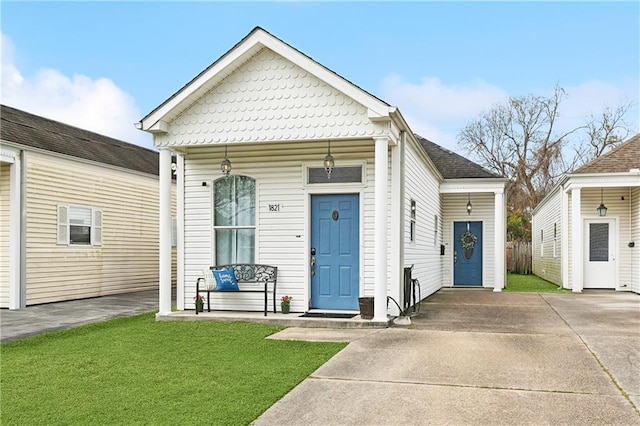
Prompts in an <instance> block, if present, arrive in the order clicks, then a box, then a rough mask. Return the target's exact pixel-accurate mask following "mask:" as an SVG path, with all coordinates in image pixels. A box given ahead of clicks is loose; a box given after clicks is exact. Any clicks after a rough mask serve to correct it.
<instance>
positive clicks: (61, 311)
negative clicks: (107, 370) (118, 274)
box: [0, 290, 158, 342]
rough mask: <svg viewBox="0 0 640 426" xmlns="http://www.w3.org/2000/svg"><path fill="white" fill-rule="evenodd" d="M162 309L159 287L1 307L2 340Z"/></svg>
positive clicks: (0, 339)
mask: <svg viewBox="0 0 640 426" xmlns="http://www.w3.org/2000/svg"><path fill="white" fill-rule="evenodd" d="M157 310H158V290H149V291H140V292H136V293H125V294H116V295H112V296H102V297H94V298H91V299H83V300H71V301H68V302H57V303H47V304H43V305H34V306H28V307H27V308H25V309H17V310H9V309H2V310H0V342H9V341H11V340H16V339H22V338H24V337H29V336H35V335H36V334H41V333H46V332H48V331H57V330H64V329H67V328H71V327H77V326H79V325H84V324H89V323H93V322H99V321H106V320H109V319H112V318H119V317H127V316H131V315H136V314H140V313H143V312H150V311H157Z"/></svg>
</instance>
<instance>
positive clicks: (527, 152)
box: [458, 87, 573, 210]
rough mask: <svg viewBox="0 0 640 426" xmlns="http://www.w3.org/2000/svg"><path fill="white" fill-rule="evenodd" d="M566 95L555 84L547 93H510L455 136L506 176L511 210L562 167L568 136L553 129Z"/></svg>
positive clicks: (539, 191)
mask: <svg viewBox="0 0 640 426" xmlns="http://www.w3.org/2000/svg"><path fill="white" fill-rule="evenodd" d="M564 96H565V92H564V90H563V89H562V88H560V87H556V88H555V90H554V92H553V94H552V95H551V96H550V97H542V96H534V95H528V96H523V97H517V98H514V97H512V98H510V99H509V100H508V101H507V103H506V104H504V105H496V106H494V107H493V108H492V109H490V110H489V111H488V112H485V113H483V114H481V116H480V118H479V119H478V120H476V121H474V122H472V123H471V124H469V125H467V126H466V127H465V128H464V129H463V130H462V132H461V133H460V135H459V136H458V142H459V144H461V145H462V147H463V148H464V149H466V150H467V151H468V152H469V153H472V154H474V155H475V156H476V157H479V159H480V162H481V163H482V165H483V166H485V167H487V168H489V169H490V170H493V171H494V172H496V173H499V174H501V175H503V176H505V177H507V178H509V179H510V181H511V183H510V187H509V188H508V192H507V197H508V202H509V204H510V205H511V206H512V207H513V208H514V209H516V210H528V209H529V208H532V207H533V206H535V205H536V204H537V203H538V202H539V201H540V200H541V199H542V198H543V197H544V196H545V195H546V194H547V192H548V191H549V190H550V189H551V188H552V187H553V185H555V183H556V182H557V180H558V178H559V177H560V176H561V175H562V173H563V172H564V171H565V170H563V168H562V167H560V165H561V164H562V161H561V157H562V150H563V148H564V146H565V140H566V138H567V136H568V135H569V134H571V133H573V131H570V132H566V133H559V132H558V131H557V129H556V121H557V119H558V109H559V106H560V103H561V101H562V99H563V97H564Z"/></svg>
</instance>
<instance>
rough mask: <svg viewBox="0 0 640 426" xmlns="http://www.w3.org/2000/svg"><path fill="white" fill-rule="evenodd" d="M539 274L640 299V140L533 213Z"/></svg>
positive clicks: (566, 184) (578, 176)
mask: <svg viewBox="0 0 640 426" xmlns="http://www.w3.org/2000/svg"><path fill="white" fill-rule="evenodd" d="M532 239H533V247H534V250H533V272H534V273H535V274H536V275H538V276H540V277H542V278H545V279H546V280H548V281H551V282H553V283H556V284H557V285H560V286H562V287H564V288H567V289H572V290H573V291H574V292H581V291H582V290H583V289H611V290H618V291H634V292H636V293H640V247H639V244H640V134H639V135H636V136H634V137H633V138H631V139H629V140H628V141H626V142H624V143H623V144H621V145H619V146H618V147H616V148H615V149H613V150H612V151H610V152H608V153H607V154H605V155H603V156H601V157H599V158H596V159H595V160H593V161H591V162H590V163H588V164H585V165H584V166H582V167H580V168H579V169H577V170H575V171H574V172H573V173H570V174H567V175H566V176H564V177H563V179H562V180H561V181H560V183H559V184H558V185H557V186H556V187H555V188H554V190H553V191H552V192H551V193H550V194H549V195H548V196H547V197H545V198H544V199H543V200H542V201H541V202H540V204H539V205H538V206H536V208H535V209H534V211H533V220H532Z"/></svg>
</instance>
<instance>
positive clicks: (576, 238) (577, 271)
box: [571, 188, 583, 293]
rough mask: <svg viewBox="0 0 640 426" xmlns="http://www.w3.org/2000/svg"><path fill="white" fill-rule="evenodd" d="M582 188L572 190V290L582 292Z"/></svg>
mask: <svg viewBox="0 0 640 426" xmlns="http://www.w3.org/2000/svg"><path fill="white" fill-rule="evenodd" d="M580 204H581V201H580V188H574V189H572V190H571V263H572V270H571V272H572V275H573V277H572V280H571V289H572V291H574V292H576V293H581V292H582V285H583V284H582V271H583V268H582V252H583V249H582V221H581V220H580Z"/></svg>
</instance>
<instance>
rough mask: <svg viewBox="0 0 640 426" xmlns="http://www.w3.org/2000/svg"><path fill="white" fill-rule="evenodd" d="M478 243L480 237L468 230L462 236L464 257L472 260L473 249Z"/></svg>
mask: <svg viewBox="0 0 640 426" xmlns="http://www.w3.org/2000/svg"><path fill="white" fill-rule="evenodd" d="M477 241H478V237H476V236H475V235H473V233H472V232H471V231H469V230H466V231H465V232H464V233H463V234H462V235H461V236H460V242H461V243H462V251H463V252H464V257H466V258H467V260H468V259H471V256H472V255H473V248H474V247H475V246H476V242H477Z"/></svg>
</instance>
